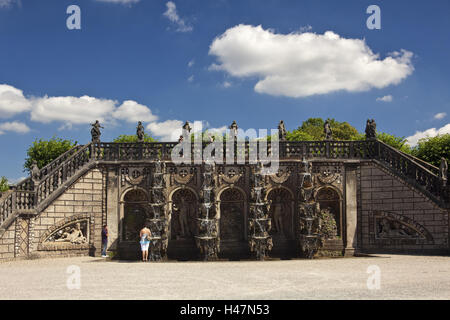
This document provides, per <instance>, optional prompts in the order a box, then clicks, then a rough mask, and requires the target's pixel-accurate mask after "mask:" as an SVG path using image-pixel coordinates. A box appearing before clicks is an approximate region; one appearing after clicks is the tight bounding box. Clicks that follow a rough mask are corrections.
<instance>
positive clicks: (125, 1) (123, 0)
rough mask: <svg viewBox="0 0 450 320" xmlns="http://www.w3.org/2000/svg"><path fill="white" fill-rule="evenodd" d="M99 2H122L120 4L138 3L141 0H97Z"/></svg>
mask: <svg viewBox="0 0 450 320" xmlns="http://www.w3.org/2000/svg"><path fill="white" fill-rule="evenodd" d="M95 1H97V2H110V3H120V4H133V3H138V2H139V1H140V0H95Z"/></svg>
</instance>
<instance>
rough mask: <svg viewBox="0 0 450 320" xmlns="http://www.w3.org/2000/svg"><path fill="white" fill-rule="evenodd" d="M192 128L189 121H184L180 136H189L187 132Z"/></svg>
mask: <svg viewBox="0 0 450 320" xmlns="http://www.w3.org/2000/svg"><path fill="white" fill-rule="evenodd" d="M191 130H192V128H191V126H190V125H189V121H186V123H185V124H184V125H183V133H182V136H183V137H185V138H187V137H188V136H189V133H190V132H191Z"/></svg>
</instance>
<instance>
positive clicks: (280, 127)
mask: <svg viewBox="0 0 450 320" xmlns="http://www.w3.org/2000/svg"><path fill="white" fill-rule="evenodd" d="M286 133H287V132H286V127H285V126H284V121H283V120H280V123H279V124H278V138H279V139H280V141H286Z"/></svg>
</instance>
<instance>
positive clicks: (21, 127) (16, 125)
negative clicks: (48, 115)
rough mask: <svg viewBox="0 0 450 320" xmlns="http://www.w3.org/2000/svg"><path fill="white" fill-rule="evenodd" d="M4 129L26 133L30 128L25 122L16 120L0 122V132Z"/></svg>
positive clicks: (4, 130) (3, 131)
mask: <svg viewBox="0 0 450 320" xmlns="http://www.w3.org/2000/svg"><path fill="white" fill-rule="evenodd" d="M6 131H12V132H16V133H27V132H30V128H29V127H28V126H27V125H26V124H25V123H22V122H18V121H13V122H4V123H0V134H4V133H5V132H6Z"/></svg>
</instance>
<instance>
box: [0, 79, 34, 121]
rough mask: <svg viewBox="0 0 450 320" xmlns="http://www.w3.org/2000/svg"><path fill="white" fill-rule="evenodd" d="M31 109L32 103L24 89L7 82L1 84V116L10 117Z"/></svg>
mask: <svg viewBox="0 0 450 320" xmlns="http://www.w3.org/2000/svg"><path fill="white" fill-rule="evenodd" d="M30 109H31V103H30V102H29V101H28V100H27V99H26V98H25V97H24V95H23V92H22V90H19V89H16V88H14V87H12V86H10V85H7V84H0V118H9V117H11V116H13V115H15V114H18V113H21V112H25V111H28V110H30Z"/></svg>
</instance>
